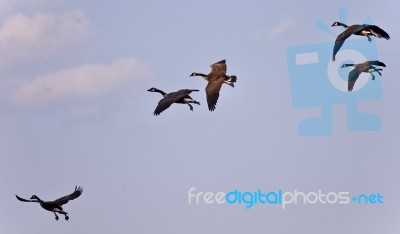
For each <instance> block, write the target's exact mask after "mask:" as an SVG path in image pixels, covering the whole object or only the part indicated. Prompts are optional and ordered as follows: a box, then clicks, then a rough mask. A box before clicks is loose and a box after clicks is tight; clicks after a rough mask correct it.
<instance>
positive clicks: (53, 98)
mask: <svg viewBox="0 0 400 234" xmlns="http://www.w3.org/2000/svg"><path fill="white" fill-rule="evenodd" d="M149 76H150V75H149V69H148V68H147V66H146V65H144V64H142V63H140V62H139V61H137V60H136V59H134V58H123V59H118V60H115V61H113V62H111V63H110V64H86V65H81V66H77V67H72V68H69V69H65V70H59V71H56V72H51V73H48V74H44V75H40V76H38V77H35V78H34V79H33V80H32V81H31V82H26V83H24V84H22V85H21V86H20V87H19V89H18V90H17V91H16V93H15V96H14V103H15V104H17V105H18V106H20V107H30V108H32V107H33V108H34V107H43V106H48V105H52V104H55V105H57V104H60V103H67V102H74V101H79V100H82V99H98V98H101V97H102V96H105V95H109V94H110V93H115V92H118V93H119V92H123V91H124V90H126V91H128V90H129V89H131V88H132V87H133V86H134V85H135V84H136V83H137V81H139V80H142V79H147V78H148V77H149ZM128 88H129V89H128ZM129 91H130V90H129Z"/></svg>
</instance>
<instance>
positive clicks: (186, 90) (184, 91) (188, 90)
mask: <svg viewBox="0 0 400 234" xmlns="http://www.w3.org/2000/svg"><path fill="white" fill-rule="evenodd" d="M198 91H199V90H198V89H181V90H179V91H178V93H184V94H190V93H191V92H198Z"/></svg>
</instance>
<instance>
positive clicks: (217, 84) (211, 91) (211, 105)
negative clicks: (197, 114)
mask: <svg viewBox="0 0 400 234" xmlns="http://www.w3.org/2000/svg"><path fill="white" fill-rule="evenodd" d="M223 82H224V77H223V76H220V77H218V78H216V79H213V80H210V81H209V82H208V84H207V87H206V94H207V104H208V109H209V110H210V111H214V110H215V106H216V105H217V101H218V98H219V91H220V90H221V86H222V83H223Z"/></svg>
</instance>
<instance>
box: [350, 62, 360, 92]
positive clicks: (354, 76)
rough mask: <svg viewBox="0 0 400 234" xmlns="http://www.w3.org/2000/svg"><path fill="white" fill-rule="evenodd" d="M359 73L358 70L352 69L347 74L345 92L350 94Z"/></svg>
mask: <svg viewBox="0 0 400 234" xmlns="http://www.w3.org/2000/svg"><path fill="white" fill-rule="evenodd" d="M360 74H361V71H360V69H358V68H354V69H353V70H351V71H350V73H349V80H348V82H347V90H348V91H349V92H350V91H352V90H353V88H354V84H355V83H356V81H357V79H358V77H359V76H360Z"/></svg>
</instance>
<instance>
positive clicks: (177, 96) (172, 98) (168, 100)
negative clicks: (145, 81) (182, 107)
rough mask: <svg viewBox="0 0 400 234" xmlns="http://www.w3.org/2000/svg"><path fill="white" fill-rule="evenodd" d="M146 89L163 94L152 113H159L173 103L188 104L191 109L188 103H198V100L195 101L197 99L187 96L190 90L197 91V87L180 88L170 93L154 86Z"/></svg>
mask: <svg viewBox="0 0 400 234" xmlns="http://www.w3.org/2000/svg"><path fill="white" fill-rule="evenodd" d="M147 91H149V92H156V93H161V95H163V97H164V98H163V99H161V100H160V101H159V102H158V105H157V107H156V109H155V110H154V115H159V114H161V112H163V111H164V110H166V109H167V108H168V107H170V106H171V105H172V104H173V103H179V104H188V105H189V108H190V110H191V111H193V106H192V105H190V103H194V104H197V105H200V102H197V101H195V100H193V99H192V98H191V97H190V96H189V94H190V93H191V92H193V91H196V92H198V91H199V90H197V89H181V90H179V91H176V92H172V93H165V92H163V91H161V90H159V89H156V88H151V89H149V90H147Z"/></svg>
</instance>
